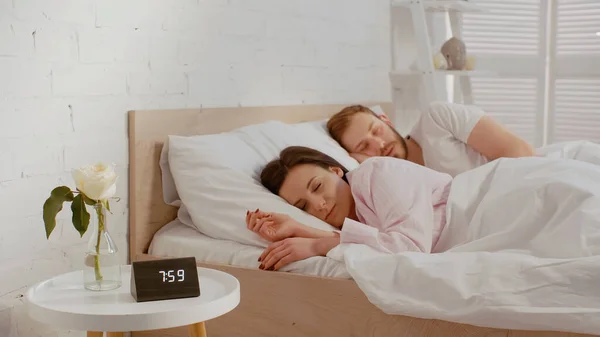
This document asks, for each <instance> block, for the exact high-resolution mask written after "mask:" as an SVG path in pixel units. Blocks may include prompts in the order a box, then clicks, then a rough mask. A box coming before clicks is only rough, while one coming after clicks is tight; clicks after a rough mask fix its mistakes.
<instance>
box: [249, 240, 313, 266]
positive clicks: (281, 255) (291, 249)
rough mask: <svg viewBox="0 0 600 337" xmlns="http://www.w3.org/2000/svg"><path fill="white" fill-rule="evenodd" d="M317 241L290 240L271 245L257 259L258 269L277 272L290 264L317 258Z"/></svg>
mask: <svg viewBox="0 0 600 337" xmlns="http://www.w3.org/2000/svg"><path fill="white" fill-rule="evenodd" d="M318 240H319V239H309V238H290V239H285V240H283V241H278V242H275V243H272V244H271V245H269V247H267V249H265V251H264V252H263V253H262V255H261V256H260V257H259V258H258V261H260V262H262V263H261V264H260V267H259V268H260V269H264V270H268V269H273V270H279V269H280V268H281V267H283V266H286V265H288V264H290V263H292V262H296V261H300V260H304V259H307V258H309V257H312V256H318V255H319V251H318V244H317V243H318Z"/></svg>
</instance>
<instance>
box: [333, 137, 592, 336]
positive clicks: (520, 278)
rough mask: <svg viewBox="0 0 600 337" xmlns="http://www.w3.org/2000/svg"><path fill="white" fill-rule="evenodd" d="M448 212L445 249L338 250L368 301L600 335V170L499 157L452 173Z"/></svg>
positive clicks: (492, 323)
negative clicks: (397, 251) (437, 251)
mask: <svg viewBox="0 0 600 337" xmlns="http://www.w3.org/2000/svg"><path fill="white" fill-rule="evenodd" d="M592 149H594V147H592ZM595 149H596V150H598V149H600V146H596V147H595ZM595 158H600V155H599V156H596V157H595ZM447 212H448V215H447V216H448V219H449V223H448V225H447V226H446V228H445V229H444V231H443V233H442V237H441V239H440V242H441V244H443V245H446V247H447V248H448V247H453V248H450V249H449V250H448V251H447V252H445V253H441V254H418V253H401V254H395V255H386V254H381V253H378V252H375V251H373V250H371V249H370V248H368V247H366V246H363V245H342V246H340V247H338V248H337V250H338V251H337V253H338V254H340V253H341V254H342V256H343V259H344V261H345V264H346V267H347V269H348V271H349V273H350V274H351V276H352V277H353V278H354V280H355V281H356V282H357V283H358V285H359V287H360V288H361V289H362V290H363V291H364V292H365V294H366V295H367V296H368V298H369V300H370V301H371V302H372V303H373V304H375V305H376V306H378V307H379V308H381V309H382V310H383V311H384V312H386V313H389V314H402V315H408V316H416V317H422V318H431V319H442V320H448V321H455V322H459V323H466V324H472V325H480V326H488V327H496V328H504V329H507V328H510V329H521V330H530V329H531V330H556V331H571V332H579V333H598V331H600V166H598V165H593V164H589V163H585V162H580V161H574V160H568V161H566V160H554V159H548V158H526V159H500V160H497V161H494V162H492V163H489V164H486V165H484V166H481V167H479V168H477V169H475V170H472V171H469V172H466V173H463V174H461V175H458V176H457V177H456V179H455V180H454V181H453V186H452V191H451V193H450V197H449V201H448V208H447ZM450 234H451V235H450ZM438 245H439V243H438ZM331 255H335V254H330V256H331Z"/></svg>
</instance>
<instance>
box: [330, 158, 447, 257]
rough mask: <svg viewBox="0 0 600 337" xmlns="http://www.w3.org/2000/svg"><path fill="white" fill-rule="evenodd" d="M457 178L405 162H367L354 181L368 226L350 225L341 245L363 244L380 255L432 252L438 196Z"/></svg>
mask: <svg viewBox="0 0 600 337" xmlns="http://www.w3.org/2000/svg"><path fill="white" fill-rule="evenodd" d="M451 180H452V178H451V176H450V175H448V174H445V173H440V172H437V171H434V170H431V169H428V168H426V167H423V166H420V165H418V164H414V163H411V162H408V161H405V160H401V159H395V158H387V157H379V158H372V159H369V160H368V161H366V162H364V163H363V164H362V165H361V167H360V168H359V169H357V170H356V171H355V172H353V175H352V177H351V182H352V193H353V195H354V199H355V201H356V207H357V212H358V213H360V214H361V215H363V218H364V220H365V222H366V223H367V225H366V224H363V223H360V222H358V221H353V220H350V219H346V221H345V222H344V225H343V227H342V232H341V243H361V244H366V245H369V246H371V247H373V248H375V249H377V250H379V251H383V252H388V253H397V252H403V251H417V252H426V253H429V252H431V249H432V241H433V230H434V225H435V223H434V221H435V219H434V210H433V191H434V189H436V188H444V187H445V186H446V185H447V184H448V183H449V182H451Z"/></svg>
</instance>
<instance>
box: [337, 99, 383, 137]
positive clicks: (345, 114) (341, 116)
mask: <svg viewBox="0 0 600 337" xmlns="http://www.w3.org/2000/svg"><path fill="white" fill-rule="evenodd" d="M359 113H366V114H371V115H373V116H375V117H379V116H377V114H376V113H375V112H373V110H371V109H369V108H367V107H366V106H363V105H358V104H357V105H350V106H347V107H345V108H343V109H342V110H341V111H340V112H338V113H336V114H335V115H333V116H331V118H329V120H328V121H327V130H328V131H329V134H330V135H331V137H332V138H333V139H335V141H336V142H338V143H339V144H342V135H343V134H344V133H345V132H346V130H348V126H350V119H352V117H354V115H356V114H359Z"/></svg>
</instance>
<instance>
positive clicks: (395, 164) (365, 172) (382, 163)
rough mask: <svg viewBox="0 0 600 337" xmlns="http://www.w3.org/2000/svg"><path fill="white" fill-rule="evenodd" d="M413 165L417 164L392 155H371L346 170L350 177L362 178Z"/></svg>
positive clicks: (404, 169) (399, 170)
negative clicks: (354, 166)
mask: <svg viewBox="0 0 600 337" xmlns="http://www.w3.org/2000/svg"><path fill="white" fill-rule="evenodd" d="M413 165H417V164H415V163H413V162H410V161H408V160H405V159H399V158H394V157H371V158H368V159H366V160H365V161H363V162H362V163H361V164H360V165H358V167H356V168H355V169H354V170H352V171H350V172H348V176H349V177H350V178H351V179H358V178H360V180H362V178H363V177H376V176H382V175H384V174H385V173H386V172H388V171H392V172H402V171H406V170H407V169H409V168H410V167H412V166H413Z"/></svg>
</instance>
